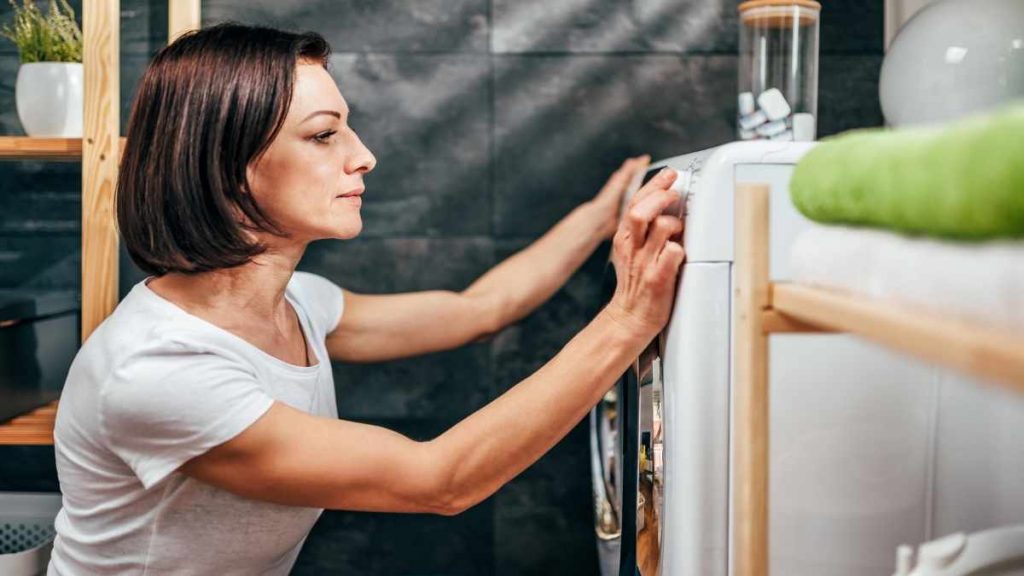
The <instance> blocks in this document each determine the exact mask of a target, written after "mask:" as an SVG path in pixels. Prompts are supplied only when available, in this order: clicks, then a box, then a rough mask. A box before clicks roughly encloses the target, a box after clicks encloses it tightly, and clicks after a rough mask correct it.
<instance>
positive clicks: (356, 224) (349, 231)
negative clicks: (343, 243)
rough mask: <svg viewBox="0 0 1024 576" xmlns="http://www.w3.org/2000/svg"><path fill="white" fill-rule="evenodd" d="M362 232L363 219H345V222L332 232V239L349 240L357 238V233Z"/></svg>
mask: <svg viewBox="0 0 1024 576" xmlns="http://www.w3.org/2000/svg"><path fill="white" fill-rule="evenodd" d="M362 231H363V219H362V218H359V217H358V216H357V217H355V218H351V217H350V218H346V222H344V223H343V224H342V225H340V226H338V227H337V228H335V230H334V234H333V238H335V239H337V240H350V239H352V238H355V237H356V236H359V233H360V232H362Z"/></svg>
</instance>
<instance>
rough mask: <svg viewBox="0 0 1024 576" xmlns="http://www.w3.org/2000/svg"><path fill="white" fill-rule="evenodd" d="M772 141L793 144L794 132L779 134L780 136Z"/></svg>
mask: <svg viewBox="0 0 1024 576" xmlns="http://www.w3.org/2000/svg"><path fill="white" fill-rule="evenodd" d="M772 140H774V141H776V142H792V141H793V131H792V130H786V131H785V132H779V133H778V134H776V135H774V136H772Z"/></svg>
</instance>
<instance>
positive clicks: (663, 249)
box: [605, 168, 686, 338]
mask: <svg viewBox="0 0 1024 576" xmlns="http://www.w3.org/2000/svg"><path fill="white" fill-rule="evenodd" d="M675 179H676V172H675V171H674V170H672V169H669V168H666V169H664V170H662V171H661V172H659V173H658V175H657V176H655V177H654V178H653V179H651V181H650V182H648V183H647V184H646V185H645V186H644V187H643V188H641V189H640V191H639V192H637V193H636V195H635V196H634V197H633V198H632V200H631V201H630V203H629V206H627V207H626V209H625V212H626V213H625V215H624V217H623V218H622V222H621V223H620V224H619V227H618V230H617V231H616V232H615V237H614V239H613V241H612V262H613V263H614V264H615V275H616V278H617V279H618V284H617V286H616V287H615V295H614V296H613V297H612V300H611V302H610V303H609V304H608V306H607V307H606V308H605V313H607V314H608V315H610V316H611V317H612V318H613V319H614V320H616V321H617V322H619V323H620V324H622V325H623V326H624V327H626V328H627V329H628V330H631V331H633V332H634V333H635V334H637V335H639V336H643V337H645V338H647V337H650V338H653V337H654V336H655V335H656V334H657V333H658V332H659V331H660V330H661V329H662V328H663V327H664V326H665V324H666V323H667V322H668V317H669V313H670V312H671V308H672V300H673V296H674V295H675V285H676V277H677V276H678V273H679V267H680V265H682V263H683V260H684V259H685V258H686V253H685V251H684V250H683V247H682V245H681V244H680V243H679V242H677V241H675V238H678V237H679V235H680V234H681V233H682V231H683V221H682V220H681V219H680V218H677V217H675V216H669V215H664V214H662V212H663V211H664V210H665V209H666V208H667V207H668V206H670V205H671V204H672V203H673V202H674V201H678V200H679V194H678V193H677V192H676V191H675V190H672V189H670V188H669V186H671V185H672V183H673V182H675Z"/></svg>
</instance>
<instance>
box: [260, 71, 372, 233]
mask: <svg viewBox="0 0 1024 576" xmlns="http://www.w3.org/2000/svg"><path fill="white" fill-rule="evenodd" d="M348 114H349V109H348V105H347V104H346V103H345V99H344V98H342V96H341V92H339V91H338V86H337V85H336V84H335V83H334V79H333V78H331V75H330V74H329V73H328V72H327V70H325V69H324V68H323V66H321V65H320V64H310V63H302V62H300V63H299V65H298V66H297V69H296V78H295V91H294V93H293V94H292V102H291V107H290V108H289V109H288V113H287V115H286V117H285V120H284V124H283V125H282V126H281V130H280V132H278V134H277V137H276V138H274V140H273V141H272V142H271V143H270V146H269V147H268V148H267V150H266V152H264V154H263V156H262V157H260V158H259V159H258V160H257V161H256V162H254V163H252V164H251V165H250V166H249V168H248V170H247V177H248V181H249V187H250V190H251V191H252V195H253V197H254V199H255V200H256V203H257V204H258V205H259V206H260V208H261V209H262V210H263V211H264V213H265V214H266V215H267V216H269V217H270V219H271V220H273V221H274V222H276V223H277V224H278V225H279V226H280V227H281V228H282V229H283V230H284V231H285V232H287V233H288V234H289V235H290V238H291V240H298V241H302V242H311V241H313V240H319V239H323V238H337V239H348V238H354V237H355V236H357V235H358V234H359V232H360V230H362V228H363V220H362V217H361V216H360V214H359V209H360V206H362V193H363V189H364V188H363V175H364V174H366V173H367V172H369V171H370V170H373V167H374V166H375V165H376V164H377V160H376V158H374V156H373V154H372V153H371V152H370V151H369V150H368V149H367V148H366V146H363V143H362V141H360V140H359V137H358V136H357V135H356V133H355V132H354V131H353V130H352V128H350V127H349V126H348ZM264 240H268V239H266V238H264Z"/></svg>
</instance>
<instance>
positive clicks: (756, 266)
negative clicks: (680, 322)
mask: <svg viewBox="0 0 1024 576" xmlns="http://www.w3.org/2000/svg"><path fill="white" fill-rule="evenodd" d="M769 193H770V190H769V187H768V186H766V185H740V186H738V187H737V189H736V203H735V206H736V220H735V230H736V262H735V266H736V288H735V290H736V302H737V310H736V318H735V323H736V327H735V329H736V332H735V334H736V374H735V381H734V385H735V390H734V394H735V398H736V410H735V421H734V428H733V434H734V438H735V449H734V454H735V464H734V466H733V468H732V473H733V486H734V493H735V497H736V505H735V509H734V516H733V518H732V526H733V542H734V558H733V560H734V562H735V567H736V571H735V574H737V576H765V575H767V574H768V538H769V534H768V446H769V437H768V426H769V418H770V412H769V401H768V399H769V388H768V386H769V382H768V338H769V337H770V336H771V335H772V334H780V333H794V332H811V333H814V332H818V333H848V334H852V335H855V336H859V337H862V338H864V339H867V340H870V341H872V342H875V343H877V344H881V345H883V346H886V347H889V348H891V349H893V350H896V351H900V352H903V353H906V354H910V355H913V356H916V357H918V358H921V359H923V360H927V361H930V362H933V363H935V364H938V365H941V366H945V367H948V368H953V369H956V370H959V371H961V372H964V373H966V374H969V375H972V376H979V377H982V378H985V379H986V380H987V381H989V382H991V383H992V384H993V385H996V386H1002V387H1005V388H1007V389H1009V390H1013V391H1016V392H1019V393H1024V336H1022V335H1020V334H1016V333H1010V332H1006V331H1004V330H1002V329H997V328H993V327H990V326H985V325H982V324H978V323H972V322H964V321H962V320H955V319H950V318H947V317H944V316H942V315H940V314H936V313H935V312H932V311H922V310H915V309H912V308H908V307H907V306H904V305H897V304H895V303H893V302H890V301H887V300H880V299H877V298H870V297H865V296H862V295H858V294H852V293H848V292H841V291H837V290H829V289H823V288H815V287H810V286H804V285H800V284H793V283H772V282H770V281H769V276H768V253H769V250H768V242H769V234H768V224H769V210H768V208H769V206H768V202H769Z"/></svg>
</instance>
